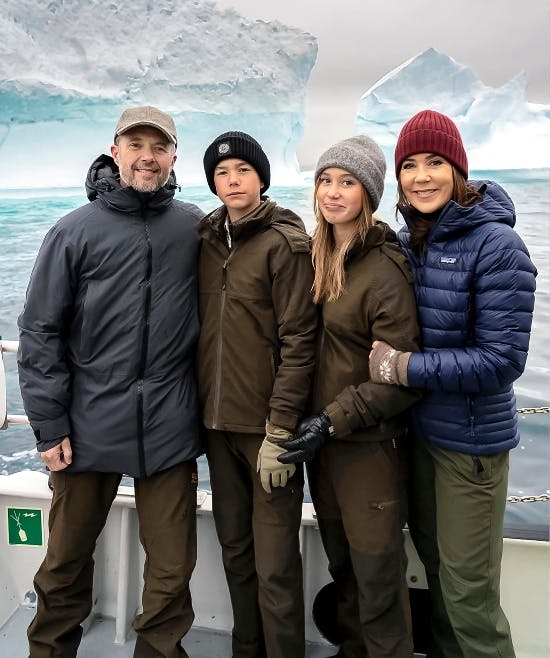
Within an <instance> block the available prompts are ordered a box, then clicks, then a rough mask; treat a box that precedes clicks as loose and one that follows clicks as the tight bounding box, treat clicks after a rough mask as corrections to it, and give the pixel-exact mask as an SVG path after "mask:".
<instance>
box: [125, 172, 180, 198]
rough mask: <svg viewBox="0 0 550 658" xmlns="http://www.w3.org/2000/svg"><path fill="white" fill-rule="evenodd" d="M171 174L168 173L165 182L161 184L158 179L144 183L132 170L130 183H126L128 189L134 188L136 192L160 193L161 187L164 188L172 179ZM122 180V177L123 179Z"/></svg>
mask: <svg viewBox="0 0 550 658" xmlns="http://www.w3.org/2000/svg"><path fill="white" fill-rule="evenodd" d="M170 173H171V172H168V174H167V176H166V178H165V179H164V181H161V182H159V180H158V178H152V179H151V180H146V181H142V180H139V178H138V176H137V175H136V172H135V171H134V170H133V169H132V170H131V174H130V176H129V178H130V180H129V181H124V182H125V183H126V185H127V186H128V187H131V188H133V189H134V190H135V191H136V192H151V193H152V192H158V190H160V188H161V187H164V186H165V185H166V183H167V182H168V180H169V178H170ZM121 178H122V177H121Z"/></svg>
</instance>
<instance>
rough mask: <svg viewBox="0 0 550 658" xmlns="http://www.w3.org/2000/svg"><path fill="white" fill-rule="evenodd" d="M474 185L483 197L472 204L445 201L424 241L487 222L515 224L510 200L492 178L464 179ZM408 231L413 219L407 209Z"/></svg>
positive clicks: (430, 240) (404, 215)
mask: <svg viewBox="0 0 550 658" xmlns="http://www.w3.org/2000/svg"><path fill="white" fill-rule="evenodd" d="M468 183H469V184H470V185H473V186H474V187H476V188H477V189H478V190H479V191H480V192H481V193H482V194H483V198H482V199H481V200H480V201H479V202H478V203H476V204H475V205H473V206H468V207H466V206H461V205H459V204H458V203H456V202H455V201H449V202H448V203H447V204H446V205H445V206H444V207H443V208H442V209H441V212H440V214H439V217H438V218H437V220H436V221H435V223H434V227H433V229H432V230H431V231H430V235H429V236H428V242H444V241H445V240H447V239H449V238H451V237H453V236H458V235H460V234H462V233H466V232H468V231H470V230H472V229H473V228H475V227H476V226H480V225H481V224H487V223H489V222H501V223H503V224H508V226H511V227H513V226H514V225H515V223H516V215H515V208H514V203H513V201H512V200H511V199H510V197H509V196H508V194H507V193H506V191H505V190H504V189H503V188H502V187H500V185H498V184H497V183H493V182H492V181H476V180H471V181H468ZM402 214H403V218H404V219H405V223H406V224H407V230H405V229H401V230H402V231H403V232H404V233H408V229H410V227H411V225H412V224H413V223H414V218H413V217H412V216H411V215H410V214H409V213H407V212H405V213H402Z"/></svg>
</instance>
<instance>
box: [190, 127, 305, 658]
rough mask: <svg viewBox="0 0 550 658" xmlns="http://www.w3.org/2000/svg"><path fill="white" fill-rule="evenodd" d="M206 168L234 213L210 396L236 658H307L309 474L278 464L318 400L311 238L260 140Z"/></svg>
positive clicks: (210, 267) (228, 151)
mask: <svg viewBox="0 0 550 658" xmlns="http://www.w3.org/2000/svg"><path fill="white" fill-rule="evenodd" d="M204 170H205V174H206V179H207V181H208V185H209V187H210V189H211V190H212V192H213V193H214V194H216V195H217V196H218V197H219V198H220V201H221V202H222V204H223V205H221V206H220V207H219V208H217V209H216V210H214V211H213V212H212V213H210V215H208V216H207V217H205V218H204V219H203V220H202V221H201V222H200V224H199V232H200V234H201V237H202V249H201V256H200V265H199V288H200V315H201V335H200V340H199V358H198V361H199V367H198V376H199V396H200V401H201V405H202V417H203V422H204V425H205V426H206V433H205V434H206V454H207V458H208V464H209V467H210V482H211V486H212V496H213V511H214V520H215V523H216V530H217V533H218V538H219V540H220V543H221V547H222V557H223V564H224V568H225V573H226V577H227V583H228V586H229V592H230V596H231V602H232V606H233V617H234V626H233V657H234V658H260V657H263V656H267V658H289V656H292V657H293V658H301V657H303V656H304V652H305V640H304V604H303V584H302V563H301V557H300V546H299V529H300V521H301V511H302V499H303V472H302V470H301V469H300V468H299V469H298V470H297V469H296V468H295V466H294V465H292V464H290V465H284V464H281V463H279V462H278V461H277V456H278V455H280V454H281V453H282V452H283V450H282V448H280V447H279V446H278V442H279V441H282V440H285V439H287V438H289V437H290V436H291V435H292V433H293V432H294V430H295V428H296V425H297V424H298V421H299V420H300V418H301V417H302V416H303V414H304V411H305V407H306V404H307V401H308V397H309V392H310V384H311V377H312V371H313V365H314V342H315V329H316V310H315V307H314V304H313V302H312V298H311V295H310V289H311V285H312V281H313V270H312V265H311V254H310V239H309V236H308V235H307V233H306V231H305V228H304V224H303V222H302V220H301V219H300V218H299V217H298V216H297V215H295V214H294V213H293V212H292V211H290V210H286V209H284V208H280V207H279V206H278V205H277V204H276V203H275V201H272V200H270V199H269V198H267V197H265V196H263V194H264V193H265V192H266V190H267V189H268V187H269V183H270V166H269V161H268V159H267V156H266V154H265V153H264V151H263V150H262V147H261V146H260V144H258V142H257V141H256V140H255V139H253V138H252V137H251V136H250V135H247V134H246V133H242V132H228V133H224V134H222V135H220V136H219V137H217V138H216V139H215V140H214V141H213V142H212V144H210V146H209V147H208V148H207V150H206V153H205V155H204Z"/></svg>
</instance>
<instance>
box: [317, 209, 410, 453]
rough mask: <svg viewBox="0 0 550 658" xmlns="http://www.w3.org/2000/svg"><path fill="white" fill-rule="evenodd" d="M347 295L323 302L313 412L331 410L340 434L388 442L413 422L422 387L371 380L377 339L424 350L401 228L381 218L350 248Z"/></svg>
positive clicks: (358, 438) (346, 285) (406, 347)
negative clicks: (409, 413)
mask: <svg viewBox="0 0 550 658" xmlns="http://www.w3.org/2000/svg"><path fill="white" fill-rule="evenodd" d="M345 269H346V282H345V292H344V294H343V295H342V296H341V297H340V298H339V299H337V300H336V301H334V302H326V303H324V304H323V306H322V328H321V330H320V332H319V340H318V348H317V351H318V353H317V363H316V372H315V384H314V394H313V410H314V411H315V412H318V411H320V410H321V409H323V408H325V409H326V411H327V413H328V415H329V417H330V419H331V421H332V424H333V426H334V431H335V438H336V439H345V440H350V441H383V440H387V439H391V438H395V437H396V436H398V435H399V434H402V433H403V432H404V431H405V428H406V414H405V413H404V412H405V411H406V409H407V408H408V407H409V406H410V405H412V404H413V403H414V402H415V401H416V400H418V399H419V397H420V394H419V392H418V391H416V390H414V389H410V388H405V387H398V386H392V385H388V384H374V383H373V382H371V381H369V354H370V351H371V348H372V343H373V341H375V340H383V341H385V342H387V343H389V344H390V345H391V346H392V347H395V348H396V349H397V350H401V351H407V352H408V351H418V350H419V339H420V338H419V337H420V332H419V329H418V325H417V320H416V304H415V297H414V291H413V285H412V277H411V274H410V271H409V267H408V265H407V261H406V259H405V256H404V255H403V254H402V252H401V250H400V249H399V246H398V243H397V238H396V235H395V233H394V231H393V230H392V229H391V228H390V227H389V226H388V225H387V224H385V223H383V222H377V223H376V224H375V226H374V227H373V228H371V229H369V231H368V233H367V236H366V239H365V242H364V244H360V243H359V242H357V243H356V244H355V245H353V246H352V248H351V249H350V251H349V253H348V256H347V260H346V264H345Z"/></svg>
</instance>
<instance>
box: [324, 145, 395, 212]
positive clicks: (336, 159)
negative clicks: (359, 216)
mask: <svg viewBox="0 0 550 658" xmlns="http://www.w3.org/2000/svg"><path fill="white" fill-rule="evenodd" d="M329 167H338V168H339V169H344V170H345V171H348V172H349V173H350V174H353V175H354V176H355V177H356V178H357V179H358V180H359V181H360V182H361V183H362V184H363V186H364V187H365V189H366V190H367V194H368V195H369V198H370V201H371V204H372V211H373V212H374V211H375V210H376V209H377V208H378V206H379V204H380V199H381V198H382V194H383V192H384V176H385V175H386V159H385V157H384V153H383V152H382V149H381V148H380V147H379V146H378V144H377V143H376V142H375V141H374V140H373V139H371V138H370V137H368V136H367V135H355V136H354V137H349V138H348V139H344V140H342V141H341V142H338V143H337V144H334V146H331V147H330V148H329V149H327V150H326V151H325V152H324V153H323V154H322V155H321V157H320V158H319V161H318V162H317V166H316V168H315V175H314V180H315V181H317V179H318V178H319V176H320V174H321V173H322V172H323V171H324V170H325V169H328V168H329Z"/></svg>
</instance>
